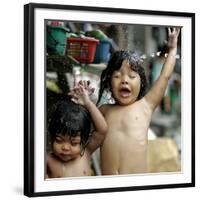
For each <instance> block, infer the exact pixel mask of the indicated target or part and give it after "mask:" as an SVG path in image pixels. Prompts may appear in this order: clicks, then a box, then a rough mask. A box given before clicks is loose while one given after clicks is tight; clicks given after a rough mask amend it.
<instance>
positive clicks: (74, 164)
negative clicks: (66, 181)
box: [49, 156, 91, 178]
mask: <svg viewBox="0 0 200 200" xmlns="http://www.w3.org/2000/svg"><path fill="white" fill-rule="evenodd" d="M49 169H50V176H51V177H52V178H62V177H77V176H91V168H90V160H89V159H88V158H87V157H86V156H85V157H84V156H83V157H81V158H80V159H76V160H73V161H69V162H67V163H62V162H58V161H53V162H52V164H51V165H50V166H49Z"/></svg>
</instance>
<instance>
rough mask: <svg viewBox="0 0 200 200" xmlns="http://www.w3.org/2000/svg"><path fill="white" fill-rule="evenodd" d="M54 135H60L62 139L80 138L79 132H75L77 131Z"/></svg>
mask: <svg viewBox="0 0 200 200" xmlns="http://www.w3.org/2000/svg"><path fill="white" fill-rule="evenodd" d="M56 137H61V138H63V139H68V138H80V137H81V133H80V132H77V133H74V134H69V133H67V132H65V133H64V134H62V133H59V134H57V135H56Z"/></svg>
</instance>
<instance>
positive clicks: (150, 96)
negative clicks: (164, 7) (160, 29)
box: [144, 28, 180, 110]
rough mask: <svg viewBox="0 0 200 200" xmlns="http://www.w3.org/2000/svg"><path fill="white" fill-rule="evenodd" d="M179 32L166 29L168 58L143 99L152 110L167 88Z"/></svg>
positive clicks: (178, 29)
mask: <svg viewBox="0 0 200 200" xmlns="http://www.w3.org/2000/svg"><path fill="white" fill-rule="evenodd" d="M179 32H180V28H172V29H170V28H168V42H167V46H168V49H169V52H168V56H167V58H166V60H165V63H164V65H163V68H162V71H161V73H160V76H159V78H158V79H157V80H156V82H155V83H154V85H153V86H152V88H151V89H150V90H149V92H148V93H147V94H146V95H145V97H144V98H145V100H146V101H147V103H148V104H149V105H150V107H151V109H152V110H154V109H155V108H156V106H157V105H158V104H159V103H160V101H161V100H162V98H163V96H164V94H165V90H166V88H167V84H168V81H169V78H170V77H171V75H172V73H173V71H174V66H175V63H176V53H177V42H178V35H179Z"/></svg>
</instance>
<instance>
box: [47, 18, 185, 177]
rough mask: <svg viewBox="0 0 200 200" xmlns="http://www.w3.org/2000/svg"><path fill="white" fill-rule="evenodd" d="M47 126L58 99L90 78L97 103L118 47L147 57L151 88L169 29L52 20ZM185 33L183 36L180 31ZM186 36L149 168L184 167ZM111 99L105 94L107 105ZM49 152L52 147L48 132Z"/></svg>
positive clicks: (155, 126)
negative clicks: (103, 75)
mask: <svg viewBox="0 0 200 200" xmlns="http://www.w3.org/2000/svg"><path fill="white" fill-rule="evenodd" d="M45 28H46V31H45V37H46V44H45V46H46V59H45V60H46V61H45V63H46V101H47V104H46V105H47V108H46V110H47V119H46V121H47V123H46V124H47V128H48V123H49V121H50V119H51V114H52V112H53V111H54V106H55V103H56V102H57V101H58V100H63V99H65V98H66V95H67V93H68V91H69V90H70V89H71V88H72V87H73V86H74V85H75V84H76V83H77V82H78V81H79V80H80V79H83V80H90V82H91V86H92V87H94V88H95V92H94V94H93V96H92V100H93V101H94V102H95V103H96V101H97V98H98V90H99V84H100V75H101V72H102V70H103V69H105V68H106V64H107V62H108V60H109V57H110V55H111V54H112V52H114V51H116V50H120V49H127V50H131V51H135V52H137V53H138V54H139V55H140V56H141V58H142V59H143V66H144V69H145V72H146V76H147V80H148V87H149V88H151V86H152V84H153V83H154V81H155V80H156V79H157V78H158V76H159V74H160V71H161V69H162V66H163V63H164V61H165V59H166V56H167V47H166V45H165V40H167V28H168V27H164V26H146V25H133V24H113V23H112V24H106V23H92V24H91V23H89V22H87V23H86V22H69V21H46V27H45ZM179 38H181V36H179ZM180 50H181V41H179V42H178V52H177V56H176V66H175V70H174V73H173V75H172V77H171V79H170V80H169V84H168V87H167V90H166V92H165V96H164V97H163V100H162V102H161V104H160V105H159V106H158V107H157V109H156V111H155V112H154V114H153V116H152V121H151V125H150V128H149V133H148V136H149V138H148V168H149V172H151V173H156V172H175V171H180V170H181V51H180ZM109 101H110V98H103V99H102V100H101V104H103V103H108V102H109ZM47 151H50V145H49V139H48V131H47ZM91 168H92V169H93V171H94V175H101V170H100V165H99V151H98V150H97V151H96V152H95V153H94V155H93V159H92V164H91Z"/></svg>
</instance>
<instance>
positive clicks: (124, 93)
mask: <svg viewBox="0 0 200 200" xmlns="http://www.w3.org/2000/svg"><path fill="white" fill-rule="evenodd" d="M119 94H120V96H121V97H123V98H126V97H129V96H130V95H131V91H130V89H129V88H121V89H120V90H119Z"/></svg>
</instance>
